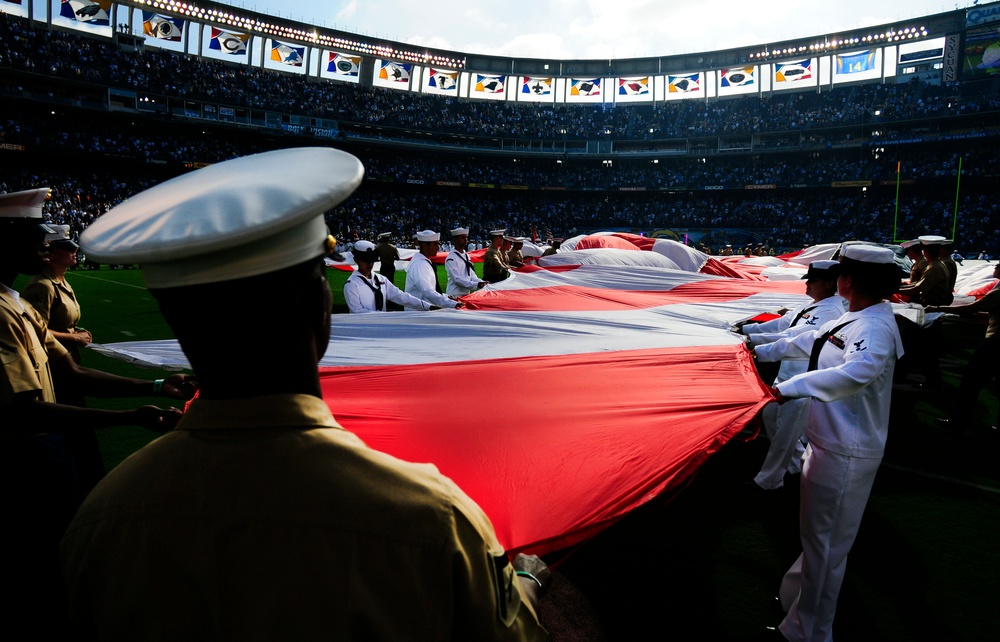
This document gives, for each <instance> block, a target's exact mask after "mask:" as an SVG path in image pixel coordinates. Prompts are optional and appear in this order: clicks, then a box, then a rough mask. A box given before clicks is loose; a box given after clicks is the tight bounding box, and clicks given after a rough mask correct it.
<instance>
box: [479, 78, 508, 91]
mask: <svg viewBox="0 0 1000 642" xmlns="http://www.w3.org/2000/svg"><path fill="white" fill-rule="evenodd" d="M506 85H507V76H483V75H481V74H476V87H475V90H476V91H477V92H479V93H480V94H502V93H503V90H504V87H506Z"/></svg>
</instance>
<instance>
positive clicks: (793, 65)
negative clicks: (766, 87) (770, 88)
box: [774, 58, 812, 82]
mask: <svg viewBox="0 0 1000 642" xmlns="http://www.w3.org/2000/svg"><path fill="white" fill-rule="evenodd" d="M810 78H812V60H809V59H808V58H807V59H806V60H799V61H798V62H783V63H778V64H776V65H774V82H798V81H800V80H808V79H810Z"/></svg>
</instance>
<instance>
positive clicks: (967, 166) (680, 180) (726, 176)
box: [0, 108, 1000, 189]
mask: <svg viewBox="0 0 1000 642" xmlns="http://www.w3.org/2000/svg"><path fill="white" fill-rule="evenodd" d="M67 120H68V117H66V116H64V115H56V116H53V115H50V114H38V113H36V111H35V110H31V109H30V108H28V109H21V110H16V111H15V110H11V111H8V112H7V113H6V114H0V143H11V144H16V145H23V146H26V147H31V148H33V149H38V150H44V151H45V152H46V153H51V154H58V155H63V156H65V155H67V154H74V153H77V154H82V153H86V154H94V153H96V154H107V155H112V156H126V157H132V158H136V159H139V160H142V161H147V162H156V161H163V162H167V161H170V162H174V163H191V162H198V163H215V162H221V161H223V160H227V159H229V158H235V157H237V156H243V155H247V154H253V153H257V152H261V151H266V150H267V149H271V148H273V146H274V143H273V142H267V143H265V142H264V141H262V140H261V139H260V138H259V137H253V136H246V135H245V134H243V133H242V132H240V134H239V135H230V136H226V135H224V132H223V133H220V135H212V136H207V135H205V134H204V133H202V130H201V128H198V129H197V130H192V131H190V132H187V133H185V131H183V130H182V129H180V128H173V129H171V132H170V135H165V134H163V133H162V131H161V129H160V128H161V126H162V125H161V124H160V123H158V122H157V121H150V122H148V123H139V124H121V125H117V124H116V125H111V124H109V122H107V121H106V120H101V119H90V120H74V121H73V122H72V123H69V122H67ZM301 142H302V141H301V140H295V141H293V143H294V144H301ZM355 153H356V154H357V155H358V156H359V157H361V159H362V161H363V162H364V164H365V172H366V176H367V177H368V178H369V179H374V180H380V181H398V182H407V181H424V182H428V183H432V182H437V181H445V182H459V183H463V184H467V183H490V184H496V185H524V186H531V187H561V188H565V189H609V188H610V189H614V188H619V187H644V188H646V189H670V188H677V187H686V188H689V189H700V188H704V187H707V186H718V185H723V186H728V187H742V186H744V185H769V184H773V185H783V186H788V185H810V186H812V185H829V184H831V183H832V182H834V181H857V180H895V178H896V168H897V161H901V162H902V165H901V166H900V170H901V172H902V177H903V178H907V179H913V178H952V177H955V176H956V175H957V169H958V160H959V157H960V156H961V158H962V162H963V164H962V175H963V177H981V176H991V177H992V176H1000V157H998V156H997V154H995V153H994V151H993V148H992V146H990V145H985V144H981V143H980V144H978V145H976V146H972V147H965V148H963V150H962V151H961V152H959V151H955V150H940V149H933V150H928V149H925V148H921V147H919V146H917V148H916V149H910V146H908V147H907V148H906V149H891V150H890V152H889V153H885V152H884V151H883V152H882V153H881V154H879V155H878V156H876V155H875V154H874V153H873V151H872V150H870V149H865V150H861V151H859V150H857V149H854V150H830V151H828V152H825V153H822V154H819V153H816V154H812V153H811V154H806V153H801V152H797V153H789V154H769V155H743V156H714V157H701V158H699V157H682V158H665V159H663V160H659V159H657V161H656V162H655V163H654V162H652V161H650V160H628V159H626V160H618V161H613V162H612V164H610V165H602V164H600V161H596V160H590V161H585V160H580V159H569V160H566V161H561V162H558V163H557V162H555V161H554V160H552V159H530V158H529V159H525V158H517V159H515V158H501V159H485V158H481V157H468V156H454V155H445V154H438V155H433V154H429V153H395V154H393V155H391V156H390V155H386V154H384V153H378V151H377V150H371V151H369V150H368V149H361V150H358V151H355Z"/></svg>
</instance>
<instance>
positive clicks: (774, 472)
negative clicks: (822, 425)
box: [753, 397, 811, 490]
mask: <svg viewBox="0 0 1000 642" xmlns="http://www.w3.org/2000/svg"><path fill="white" fill-rule="evenodd" d="M810 402H811V399H810V398H808V397H803V398H800V399H790V400H788V401H786V402H785V403H783V404H780V405H779V404H776V403H769V404H767V405H766V406H764V410H763V411H761V419H762V420H763V423H764V431H765V432H766V433H767V437H768V439H770V440H771V445H770V447H768V449H767V455H766V456H765V457H764V463H763V464H762V465H761V467H760V472H759V473H757V476H756V477H754V478H753V480H754V482H755V483H756V484H757V485H758V486H760V487H761V488H763V489H764V490H774V489H776V488H781V487H782V486H784V485H785V473H786V472H790V473H797V472H799V467H800V463H799V462H800V460H801V459H802V454H803V452H804V451H805V446H804V445H803V444H802V442H801V441H800V440H801V438H802V434H803V433H804V432H805V428H806V419H807V418H808V416H809V403H810Z"/></svg>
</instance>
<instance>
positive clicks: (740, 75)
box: [719, 67, 755, 87]
mask: <svg viewBox="0 0 1000 642" xmlns="http://www.w3.org/2000/svg"><path fill="white" fill-rule="evenodd" d="M721 76H722V77H721V80H720V82H719V84H720V85H722V86H723V87H744V86H746V85H752V84H754V80H755V79H754V68H753V67H738V68H736V69H723V70H722V71H721Z"/></svg>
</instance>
